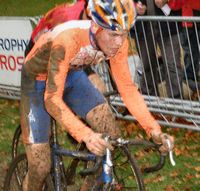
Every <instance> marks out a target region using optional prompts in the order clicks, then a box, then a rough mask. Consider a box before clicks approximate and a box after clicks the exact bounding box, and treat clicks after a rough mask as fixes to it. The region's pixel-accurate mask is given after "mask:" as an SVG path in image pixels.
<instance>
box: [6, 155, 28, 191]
mask: <svg viewBox="0 0 200 191" xmlns="http://www.w3.org/2000/svg"><path fill="white" fill-rule="evenodd" d="M27 169H28V162H27V159H26V155H25V154H22V155H19V156H18V157H16V158H15V160H13V162H12V163H11V165H10V167H9V169H8V172H7V175H6V178H5V181H4V191H21V190H22V182H23V180H24V177H25V176H26V173H27Z"/></svg>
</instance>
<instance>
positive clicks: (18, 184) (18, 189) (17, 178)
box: [3, 154, 55, 191]
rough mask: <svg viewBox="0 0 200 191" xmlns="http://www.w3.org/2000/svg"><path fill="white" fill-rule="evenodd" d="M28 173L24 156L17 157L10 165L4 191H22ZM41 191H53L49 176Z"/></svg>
mask: <svg viewBox="0 0 200 191" xmlns="http://www.w3.org/2000/svg"><path fill="white" fill-rule="evenodd" d="M27 171H28V161H27V158H26V154H20V155H18V156H17V157H16V158H15V159H14V160H13V161H12V163H11V164H10V167H9V169H8V172H7V174H6V178H5V181H4V189H3V190H4V191H22V184H23V180H24V178H25V176H26V173H27ZM42 190H43V191H54V190H55V189H54V185H53V180H52V177H51V175H50V174H49V175H48V176H47V178H46V180H45V183H44V186H43V189H42Z"/></svg>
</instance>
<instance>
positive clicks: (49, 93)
mask: <svg viewBox="0 0 200 191" xmlns="http://www.w3.org/2000/svg"><path fill="white" fill-rule="evenodd" d="M90 25H91V22H90V21H69V22H66V23H63V24H61V25H58V26H57V27H55V28H54V29H53V30H52V31H49V32H47V33H45V34H43V35H42V36H41V37H40V38H39V39H38V41H37V42H36V44H35V46H34V47H33V48H32V50H31V51H30V53H29V54H28V56H27V57H26V60H25V64H24V66H23V69H22V100H23V101H22V106H21V116H22V118H21V119H22V121H21V124H22V127H23V126H24V128H26V127H25V126H30V123H29V121H30V119H27V118H28V117H27V116H31V112H32V110H31V104H36V105H37V101H35V103H34V96H32V98H31V99H33V100H31V102H32V103H31V104H30V103H29V106H28V107H27V105H26V104H27V102H28V101H30V95H31V93H32V92H33V94H34V93H35V92H34V91H33V89H34V88H35V82H36V81H37V82H40V81H41V82H45V90H44V92H43V94H44V104H43V107H44V108H45V109H46V110H47V112H48V113H49V114H50V115H51V116H53V117H54V118H55V119H56V120H57V121H58V123H59V124H60V125H61V126H62V127H63V128H64V129H65V130H67V131H68V132H69V133H70V134H71V135H72V136H73V137H74V138H75V139H76V140H77V141H79V142H81V141H82V139H83V138H84V137H85V136H88V135H89V134H90V133H91V129H90V128H89V127H87V125H86V124H84V123H83V122H82V121H81V120H80V119H79V117H78V116H77V115H76V114H74V112H73V111H72V109H71V108H70V106H69V105H68V104H67V103H66V102H64V100H63V97H64V96H63V95H64V94H65V91H66V81H67V79H68V77H69V75H71V72H73V71H78V70H80V69H82V68H83V67H85V66H87V65H91V64H98V62H99V60H102V59H105V56H104V54H103V53H102V52H101V51H100V50H96V49H95V48H93V47H92V46H91V44H90V36H89V28H90ZM97 54H98V55H100V56H97ZM96 58H98V59H99V60H96ZM127 58H128V40H125V42H124V44H123V46H122V47H121V48H120V49H119V50H118V52H117V54H116V55H115V56H114V57H112V58H110V67H111V72H112V75H113V77H114V79H115V82H116V84H117V88H118V90H119V93H120V95H121V97H122V100H123V101H124V103H125V105H126V106H127V108H128V110H129V111H130V113H131V114H132V115H133V116H134V117H135V118H136V119H137V120H138V122H139V123H140V124H141V126H142V127H143V128H144V129H145V130H146V132H147V134H149V133H150V132H151V130H152V129H160V126H159V125H158V123H157V122H156V120H155V119H154V118H153V117H152V116H151V114H150V113H149V111H148V108H147V106H146V104H145V102H144V100H143V97H142V96H141V94H140V93H139V92H138V90H137V87H136V86H135V85H134V84H133V82H132V79H131V75H130V72H129V67H128V62H127ZM77 80H78V78H77ZM74 83H76V80H74ZM77 84H78V81H77ZM78 85H79V84H78ZM78 85H77V86H78ZM82 89H83V88H82ZM67 91H70V89H68V90H67ZM85 91H87V90H85ZM40 96H42V95H40ZM88 102H90V100H89V98H88ZM101 102H103V101H102V100H101V101H100V102H99V104H101ZM79 104H80V105H81V107H86V105H87V101H85V102H82V103H79ZM45 109H44V110H45ZM45 125H46V124H45ZM45 125H44V126H45ZM24 134H27V136H29V138H28V139H27V140H26V141H27V142H29V141H30V130H26V132H25V133H24Z"/></svg>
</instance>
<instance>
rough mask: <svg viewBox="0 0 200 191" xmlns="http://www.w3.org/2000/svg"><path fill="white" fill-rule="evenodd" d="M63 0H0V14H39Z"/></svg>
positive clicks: (63, 0)
mask: <svg viewBox="0 0 200 191" xmlns="http://www.w3.org/2000/svg"><path fill="white" fill-rule="evenodd" d="M66 2H69V3H70V2H72V1H69V0H68V1H65V0H42V1H40V0H31V1H28V0H17V1H16V0H6V1H5V0H0V4H1V6H0V16H39V15H43V14H44V13H45V12H47V11H48V10H49V9H51V8H52V7H54V6H55V5H58V4H61V3H66Z"/></svg>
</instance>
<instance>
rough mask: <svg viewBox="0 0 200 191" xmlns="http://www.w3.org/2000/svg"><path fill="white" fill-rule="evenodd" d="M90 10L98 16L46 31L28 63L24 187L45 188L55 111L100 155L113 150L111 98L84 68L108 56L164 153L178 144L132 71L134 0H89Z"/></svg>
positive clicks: (134, 110) (115, 131) (124, 93)
mask: <svg viewBox="0 0 200 191" xmlns="http://www.w3.org/2000/svg"><path fill="white" fill-rule="evenodd" d="M88 11H89V13H90V16H91V18H92V21H89V20H87V21H86V20H85V21H69V22H66V23H63V24H60V25H58V26H56V27H55V28H54V29H53V30H52V31H49V32H47V33H45V34H43V35H42V36H40V38H39V39H38V40H37V42H36V44H35V45H34V47H33V48H32V49H31V51H30V52H29V54H28V55H27V57H26V60H25V64H24V65H23V68H22V79H21V87H22V91H21V126H22V135H23V141H24V143H25V147H26V154H27V158H28V166H29V168H28V173H27V175H26V177H25V181H24V183H23V190H24V191H27V190H28V191H30V190H34V191H35V190H37V191H40V190H41V189H42V184H43V181H44V179H45V177H46V175H47V174H48V173H49V171H50V164H51V161H50V147H49V144H48V139H49V127H50V116H52V117H53V118H54V119H55V120H56V121H57V122H58V123H59V124H60V125H61V127H62V128H63V129H65V130H67V131H68V132H69V133H70V134H71V135H72V136H73V137H74V138H75V139H76V140H77V141H78V142H84V143H85V144H86V146H87V148H88V149H89V150H90V151H91V152H93V153H94V154H96V155H103V153H104V152H105V149H106V148H110V149H111V150H112V146H111V145H110V144H109V143H107V142H106V141H105V140H104V139H103V138H102V133H107V134H110V135H111V136H114V137H115V136H119V133H120V132H119V128H118V127H117V124H116V122H115V119H114V117H113V115H112V112H111V110H110V108H109V105H108V103H107V102H106V100H105V99H104V97H103V96H102V94H101V93H100V92H99V91H98V90H97V89H96V88H95V87H94V86H93V85H92V84H91V83H90V81H89V80H88V78H87V75H86V74H85V73H84V72H83V68H84V67H85V66H88V65H93V64H96V63H99V62H101V61H102V60H105V59H109V60H110V67H111V71H112V74H113V76H114V79H115V81H116V84H117V87H118V90H119V93H120V95H121V97H122V99H123V101H124V103H125V104H126V106H127V108H128V110H129V111H130V113H131V114H132V115H134V117H135V118H136V119H137V120H138V122H139V123H140V124H141V126H142V127H143V128H144V129H145V131H146V132H147V134H148V135H149V136H150V137H152V138H153V140H154V141H155V142H157V143H161V144H163V146H162V151H163V152H167V151H169V150H170V149H172V148H173V138H172V137H171V136H169V135H167V134H164V133H163V132H162V131H161V128H160V126H159V125H158V123H157V122H156V120H155V119H154V118H153V117H152V116H151V114H150V112H149V111H148V108H147V106H146V104H145V102H144V100H143V98H142V96H141V94H140V93H139V92H138V91H137V87H136V86H135V85H134V84H133V83H132V80H131V76H130V73H129V69H128V64H127V57H128V40H127V33H128V31H129V29H130V27H132V25H133V24H134V22H135V15H136V13H135V9H134V5H133V2H132V0H123V1H122V0H113V1H111V0H109V1H104V0H89V5H88ZM111 42H112V43H111ZM80 118H81V119H84V120H85V121H86V122H87V124H88V125H89V126H90V127H91V128H89V127H88V126H87V125H86V124H85V123H83V122H82V121H81V119H80ZM166 138H168V139H169V140H170V142H171V145H172V147H171V148H168V145H167V141H166Z"/></svg>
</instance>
